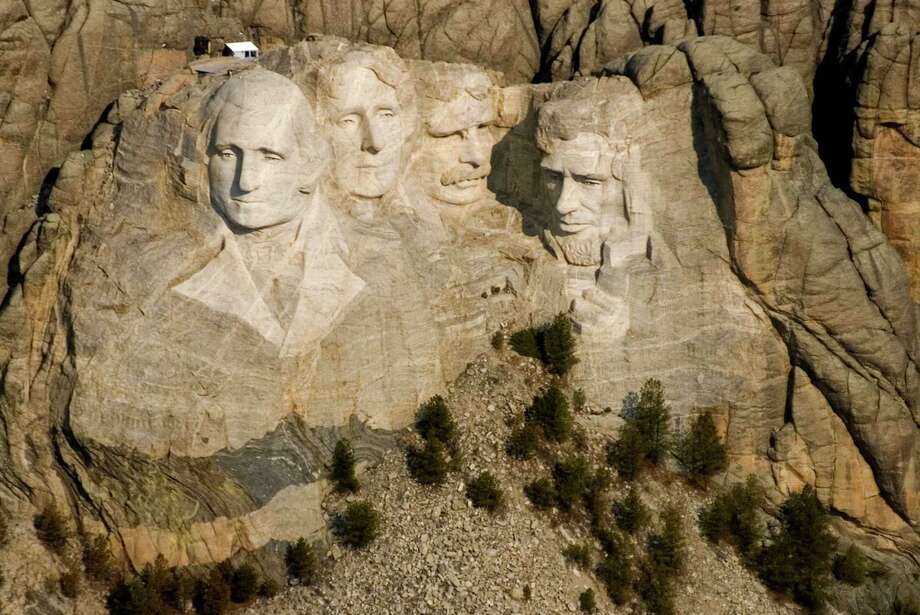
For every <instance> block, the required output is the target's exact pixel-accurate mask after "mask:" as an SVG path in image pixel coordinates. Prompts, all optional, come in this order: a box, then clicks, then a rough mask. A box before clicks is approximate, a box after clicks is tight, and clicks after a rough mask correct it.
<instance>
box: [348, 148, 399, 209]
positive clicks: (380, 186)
mask: <svg viewBox="0 0 920 615" xmlns="http://www.w3.org/2000/svg"><path fill="white" fill-rule="evenodd" d="M398 178H399V158H398V157H397V158H396V160H395V161H392V162H386V163H383V164H380V165H377V166H358V165H352V164H340V165H339V166H338V168H337V169H336V174H335V180H336V184H338V186H339V189H341V190H342V191H344V192H347V193H348V194H351V195H352V196H356V197H359V198H365V199H379V198H380V197H382V196H383V195H385V194H386V193H388V192H390V190H392V189H393V186H395V185H396V180H397V179H398Z"/></svg>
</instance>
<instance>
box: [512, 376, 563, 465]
mask: <svg viewBox="0 0 920 615" xmlns="http://www.w3.org/2000/svg"><path fill="white" fill-rule="evenodd" d="M574 425H575V419H574V417H573V416H572V413H571V411H570V410H569V400H568V399H567V398H566V396H565V393H563V392H562V390H561V389H560V388H559V387H558V386H557V385H555V384H551V385H550V386H549V387H547V388H546V390H545V391H543V393H541V394H539V395H537V396H536V397H534V399H533V402H532V403H531V404H530V406H529V407H528V408H527V409H526V410H525V411H524V423H523V424H522V425H520V426H518V427H516V428H514V429H513V430H512V431H511V435H510V436H509V438H508V442H507V445H506V447H505V448H506V450H507V452H508V454H509V455H511V456H512V457H515V458H517V459H530V458H532V457H533V456H534V455H535V454H536V453H537V452H539V451H540V450H541V449H542V448H543V443H544V442H547V443H555V444H559V443H562V442H565V441H567V440H568V439H570V438H571V437H572V431H573V427H574Z"/></svg>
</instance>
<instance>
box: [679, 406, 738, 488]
mask: <svg viewBox="0 0 920 615" xmlns="http://www.w3.org/2000/svg"><path fill="white" fill-rule="evenodd" d="M674 457H676V458H677V461H678V462H679V463H680V465H681V467H682V468H683V471H684V474H685V475H686V476H687V478H688V479H689V480H690V482H691V483H694V484H696V485H699V486H705V485H706V483H707V482H708V481H709V478H710V477H712V476H713V475H715V474H718V473H719V472H721V471H723V470H724V469H725V468H726V467H727V466H728V454H727V453H726V452H725V447H724V446H723V445H722V440H721V439H720V438H719V433H718V431H716V424H715V422H713V420H712V416H711V415H709V414H701V415H699V416H697V417H696V419H694V421H693V422H692V423H691V425H690V429H689V430H688V431H687V433H685V434H684V435H683V436H682V437H680V438H678V439H677V442H676V444H675V446H674Z"/></svg>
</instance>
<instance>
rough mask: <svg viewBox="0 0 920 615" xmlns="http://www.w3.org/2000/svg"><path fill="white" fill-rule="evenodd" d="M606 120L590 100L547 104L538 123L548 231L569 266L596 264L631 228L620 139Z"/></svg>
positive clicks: (563, 100)
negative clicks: (608, 243)
mask: <svg viewBox="0 0 920 615" xmlns="http://www.w3.org/2000/svg"><path fill="white" fill-rule="evenodd" d="M605 116H606V114H605V113H603V110H602V109H599V108H598V107H597V105H595V104H594V101H592V99H590V98H588V99H569V100H567V99H561V100H555V101H550V102H548V103H546V104H545V105H544V107H543V108H541V110H540V114H539V118H538V138H537V141H538V145H539V147H540V149H541V151H542V152H543V158H542V160H541V164H540V166H541V170H542V175H543V188H544V194H545V196H546V200H547V205H548V206H549V207H550V208H551V209H552V215H551V219H552V224H551V225H550V229H549V231H550V234H551V235H552V238H553V240H554V242H555V244H556V245H557V246H558V248H559V250H561V252H562V256H563V257H564V259H565V260H566V262H568V263H569V264H570V265H577V266H597V265H600V263H601V248H602V246H603V243H604V241H605V240H606V239H607V238H608V236H610V235H611V234H616V233H618V232H621V231H623V230H624V229H625V228H626V226H628V223H629V221H628V217H627V212H626V203H625V197H624V191H623V182H622V169H623V158H624V154H623V148H622V147H619V146H621V145H622V141H623V138H622V137H621V135H619V134H618V130H617V128H616V127H615V126H612V125H610V124H608V123H605V121H604V118H605Z"/></svg>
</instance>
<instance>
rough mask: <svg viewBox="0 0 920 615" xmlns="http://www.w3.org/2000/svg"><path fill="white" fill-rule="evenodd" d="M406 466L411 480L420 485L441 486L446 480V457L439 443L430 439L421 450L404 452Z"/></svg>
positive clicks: (411, 449) (414, 449)
mask: <svg viewBox="0 0 920 615" xmlns="http://www.w3.org/2000/svg"><path fill="white" fill-rule="evenodd" d="M406 465H407V466H408V468H409V474H411V475H412V478H414V479H415V480H416V482H418V483H419V484H422V485H443V484H444V482H445V481H446V480H447V457H446V455H445V451H444V445H443V444H441V441H440V440H438V439H436V438H432V439H430V440H427V441H426V442H425V445H424V446H423V447H422V448H418V447H416V446H410V447H409V448H408V449H407V450H406Z"/></svg>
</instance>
